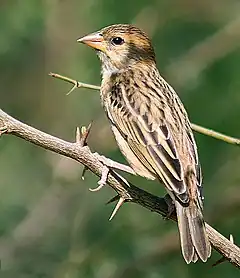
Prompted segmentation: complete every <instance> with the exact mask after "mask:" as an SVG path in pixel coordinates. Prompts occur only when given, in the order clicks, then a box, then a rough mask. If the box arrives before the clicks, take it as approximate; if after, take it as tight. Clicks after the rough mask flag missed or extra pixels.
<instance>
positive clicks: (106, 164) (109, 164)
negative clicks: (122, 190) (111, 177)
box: [89, 153, 136, 192]
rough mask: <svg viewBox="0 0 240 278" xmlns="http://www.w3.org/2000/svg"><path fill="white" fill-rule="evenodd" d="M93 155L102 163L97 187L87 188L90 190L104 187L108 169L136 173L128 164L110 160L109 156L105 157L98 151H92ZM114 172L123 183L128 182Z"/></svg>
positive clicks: (93, 190)
mask: <svg viewBox="0 0 240 278" xmlns="http://www.w3.org/2000/svg"><path fill="white" fill-rule="evenodd" d="M94 155H95V156H96V157H97V159H98V160H99V161H101V162H102V163H103V170H102V175H101V179H100V181H98V187H96V188H89V190H90V191H92V192H95V191H99V190H100V189H102V188H103V187H104V185H105V184H106V182H107V178H108V174H109V171H110V169H117V170H121V171H124V172H127V173H130V174H133V175H136V173H135V171H134V170H133V169H132V168H131V167H130V166H127V165H124V164H121V163H119V162H116V161H114V160H111V159H110V158H107V157H105V156H103V155H100V154H98V153H94ZM114 173H115V175H117V176H118V177H119V178H121V179H122V180H123V181H124V183H126V184H128V182H127V181H126V180H125V179H124V178H123V177H122V176H120V175H118V174H117V173H116V172H114Z"/></svg>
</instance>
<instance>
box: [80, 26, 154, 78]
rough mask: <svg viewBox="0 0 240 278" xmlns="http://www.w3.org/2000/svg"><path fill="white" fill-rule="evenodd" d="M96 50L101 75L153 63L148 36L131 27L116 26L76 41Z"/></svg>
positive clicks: (152, 52) (152, 53)
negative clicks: (100, 64) (140, 64)
mask: <svg viewBox="0 0 240 278" xmlns="http://www.w3.org/2000/svg"><path fill="white" fill-rule="evenodd" d="M78 42H81V43H85V44H87V45H88V46H91V47H92V48H94V49H96V50H97V53H98V56H99V57H100V60H101V61H102V68H103V73H105V72H107V73H108V74H111V73H116V72H119V71H123V70H126V69H127V68H129V67H134V66H139V63H145V64H152V63H155V55H154V50H153V47H152V44H151V41H150V39H149V38H148V36H147V35H146V34H145V33H144V32H143V31H141V30H140V29H138V28H137V27H135V26H133V25H128V24H116V25H111V26H108V27H106V28H103V29H101V30H100V31H97V32H95V33H92V34H89V35H87V36H84V37H82V38H80V39H78Z"/></svg>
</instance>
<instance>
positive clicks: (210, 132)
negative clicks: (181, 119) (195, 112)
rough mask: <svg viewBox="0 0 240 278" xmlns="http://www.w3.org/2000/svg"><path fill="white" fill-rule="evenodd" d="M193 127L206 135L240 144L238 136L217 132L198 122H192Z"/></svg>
mask: <svg viewBox="0 0 240 278" xmlns="http://www.w3.org/2000/svg"><path fill="white" fill-rule="evenodd" d="M191 127H192V129H193V130H194V131H197V132H198V133H202V134H204V135H207V136H211V137H214V138H215V139H218V140H222V141H224V142H226V143H229V144H233V145H238V146H240V139H238V138H234V137H231V136H228V135H225V134H222V133H220V132H217V131H214V130H212V129H209V128H206V127H202V126H200V125H196V124H191Z"/></svg>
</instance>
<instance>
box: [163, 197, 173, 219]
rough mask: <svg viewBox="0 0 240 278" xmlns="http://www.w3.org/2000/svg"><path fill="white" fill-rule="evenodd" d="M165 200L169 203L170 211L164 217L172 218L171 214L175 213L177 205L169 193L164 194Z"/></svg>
mask: <svg viewBox="0 0 240 278" xmlns="http://www.w3.org/2000/svg"><path fill="white" fill-rule="evenodd" d="M164 200H165V202H166V203H167V205H168V212H167V214H166V216H165V217H164V218H165V219H166V220H169V219H170V218H171V215H172V214H173V213H174V211H175V205H174V202H173V200H172V198H171V197H170V195H169V194H166V195H165V196H164Z"/></svg>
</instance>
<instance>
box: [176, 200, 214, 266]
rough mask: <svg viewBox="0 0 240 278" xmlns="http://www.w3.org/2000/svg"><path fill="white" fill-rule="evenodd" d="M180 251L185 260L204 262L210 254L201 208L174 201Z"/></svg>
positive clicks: (188, 261)
mask: <svg viewBox="0 0 240 278" xmlns="http://www.w3.org/2000/svg"><path fill="white" fill-rule="evenodd" d="M175 206H176V212H177V219H178V228H179V233H180V241H181V247H182V253H183V257H184V259H185V261H186V262H187V263H188V264H189V263H190V262H194V263H195V262H196V261H197V260H198V258H200V259H201V260H202V261H203V262H206V261H207V259H208V258H209V257H210V255H211V245H210V242H209V239H208V236H207V233H206V228H205V223H204V220H203V215H202V211H201V209H200V208H199V207H198V206H197V204H190V205H189V206H187V207H184V206H182V205H181V204H180V203H179V202H178V201H177V200H176V201H175Z"/></svg>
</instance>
